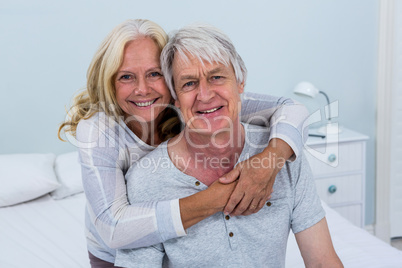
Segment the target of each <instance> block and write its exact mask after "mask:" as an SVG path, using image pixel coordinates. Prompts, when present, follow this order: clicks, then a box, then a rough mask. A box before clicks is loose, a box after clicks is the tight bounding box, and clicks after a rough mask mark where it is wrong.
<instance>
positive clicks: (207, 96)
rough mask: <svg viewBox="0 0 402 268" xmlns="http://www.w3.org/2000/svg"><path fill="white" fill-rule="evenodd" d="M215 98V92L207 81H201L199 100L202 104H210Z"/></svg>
mask: <svg viewBox="0 0 402 268" xmlns="http://www.w3.org/2000/svg"><path fill="white" fill-rule="evenodd" d="M214 96H215V92H214V91H213V89H212V87H211V86H210V85H209V84H208V82H207V81H200V84H199V88H198V94H197V100H199V101H202V102H208V101H209V100H211V99H212V98H213V97H214Z"/></svg>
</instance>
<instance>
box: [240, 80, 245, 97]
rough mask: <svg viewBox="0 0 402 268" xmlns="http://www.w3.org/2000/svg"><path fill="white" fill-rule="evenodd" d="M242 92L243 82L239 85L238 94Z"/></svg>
mask: <svg viewBox="0 0 402 268" xmlns="http://www.w3.org/2000/svg"><path fill="white" fill-rule="evenodd" d="M243 92H244V81H243V82H241V83H240V85H239V94H241V93H243Z"/></svg>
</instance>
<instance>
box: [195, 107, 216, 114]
mask: <svg viewBox="0 0 402 268" xmlns="http://www.w3.org/2000/svg"><path fill="white" fill-rule="evenodd" d="M220 108H221V107H216V108H213V109H211V110H206V111H200V113H202V114H209V113H213V112H215V111H216V110H219V109H220Z"/></svg>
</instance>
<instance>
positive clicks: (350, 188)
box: [315, 174, 363, 206]
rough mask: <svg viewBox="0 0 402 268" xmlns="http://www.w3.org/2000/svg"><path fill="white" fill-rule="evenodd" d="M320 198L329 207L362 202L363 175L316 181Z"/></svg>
mask: <svg viewBox="0 0 402 268" xmlns="http://www.w3.org/2000/svg"><path fill="white" fill-rule="evenodd" d="M315 184H316V187H317V192H318V195H319V196H320V198H321V199H322V200H323V201H324V202H325V203H327V204H328V205H330V206H331V205H334V204H347V203H356V202H362V199H363V193H362V175H361V174H358V175H349V176H341V177H332V178H325V179H317V180H315Z"/></svg>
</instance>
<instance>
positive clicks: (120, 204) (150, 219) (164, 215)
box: [77, 121, 185, 249]
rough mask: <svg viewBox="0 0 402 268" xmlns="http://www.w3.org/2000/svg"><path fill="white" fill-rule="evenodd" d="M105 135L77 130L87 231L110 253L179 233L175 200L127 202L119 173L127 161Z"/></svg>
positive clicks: (87, 126) (90, 128)
mask: <svg viewBox="0 0 402 268" xmlns="http://www.w3.org/2000/svg"><path fill="white" fill-rule="evenodd" d="M110 131H111V130H110V129H107V128H103V127H99V125H98V124H94V123H93V122H88V121H82V122H80V124H79V125H78V128H77V140H78V141H79V143H80V144H79V146H78V147H79V155H80V162H81V168H82V177H83V185H84V191H85V194H86V198H87V213H88V214H89V220H90V222H89V223H88V222H87V225H88V224H89V228H90V229H91V228H92V230H91V232H95V233H96V235H95V237H100V238H101V239H102V240H103V242H104V243H105V244H106V245H107V246H108V247H110V248H113V249H124V248H138V247H145V246H150V245H154V244H158V243H162V242H164V241H166V240H168V239H171V238H175V237H179V236H183V235H185V231H184V228H183V225H182V222H181V218H180V208H179V201H178V199H176V200H167V201H160V202H148V203H136V204H129V202H128V200H127V190H126V181H125V178H124V175H125V169H127V167H128V165H129V164H130V163H129V162H130V161H132V160H129V159H127V158H128V156H127V148H124V147H122V146H120V145H121V144H122V143H123V144H124V141H122V140H121V138H116V135H111V132H110ZM126 143H127V142H126ZM131 164H132V163H131Z"/></svg>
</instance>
